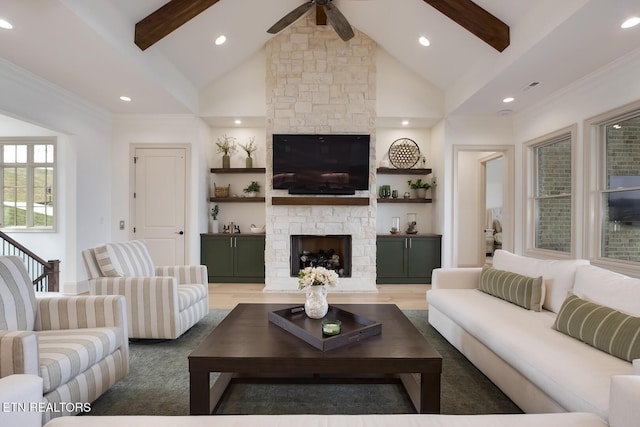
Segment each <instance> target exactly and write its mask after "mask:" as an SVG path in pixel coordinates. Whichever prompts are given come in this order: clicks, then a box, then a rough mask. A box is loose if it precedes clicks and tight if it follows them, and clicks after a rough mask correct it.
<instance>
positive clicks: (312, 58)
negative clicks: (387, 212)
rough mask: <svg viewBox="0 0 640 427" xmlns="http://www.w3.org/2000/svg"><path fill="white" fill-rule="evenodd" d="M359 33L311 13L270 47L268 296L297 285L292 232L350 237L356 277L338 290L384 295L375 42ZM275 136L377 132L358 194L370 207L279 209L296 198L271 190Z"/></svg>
mask: <svg viewBox="0 0 640 427" xmlns="http://www.w3.org/2000/svg"><path fill="white" fill-rule="evenodd" d="M355 33H356V36H355V37H354V38H353V39H351V40H350V41H349V42H344V41H342V40H341V39H340V38H339V37H338V36H337V34H336V33H335V31H334V30H333V29H332V28H331V27H330V26H317V25H316V24H315V17H314V15H313V13H310V14H307V16H306V17H304V18H302V19H300V20H299V21H297V22H296V23H294V24H293V25H291V26H289V28H287V29H286V30H285V31H283V32H281V33H280V34H278V35H277V36H276V37H274V38H273V39H271V40H270V41H269V42H268V43H267V44H266V57H267V66H266V70H267V76H266V87H267V94H266V99H267V135H266V142H267V159H266V160H267V162H266V163H267V173H266V182H267V185H266V187H267V188H266V191H265V193H266V194H265V195H266V214H267V217H266V237H265V241H266V251H265V285H266V286H265V292H278V291H280V292H282V291H292V290H296V289H297V288H298V283H297V279H296V277H292V271H291V263H292V259H291V241H292V239H291V236H292V235H306V236H326V235H345V236H351V277H342V278H340V283H339V285H338V286H337V287H336V288H334V289H332V291H338V292H339V291H347V292H353V291H361V292H377V288H376V284H375V281H376V199H375V191H374V190H373V189H374V188H375V165H376V158H375V157H376V156H375V146H376V142H375V141H376V140H375V132H376V131H375V120H376V59H375V57H376V44H375V42H374V41H373V40H371V39H370V38H369V37H368V36H367V35H365V34H363V33H361V32H359V31H357V29H356V30H355ZM274 133H311V134H330V133H341V134H348V133H353V134H368V135H370V136H371V142H370V161H369V168H370V169H369V190H368V191H357V192H356V194H355V196H356V197H360V198H367V199H369V200H368V204H367V205H366V206H348V205H343V204H341V203H339V201H338V202H336V203H331V204H322V205H320V204H318V205H316V204H314V203H313V199H311V200H307V201H306V203H305V204H299V205H285V206H281V205H274V204H273V200H272V198H273V197H278V198H281V197H291V196H290V195H289V194H288V193H287V192H286V191H285V190H274V189H273V186H272V178H273V170H272V164H273V139H272V137H273V134H274ZM313 197H318V198H319V197H324V196H310V198H313ZM336 199H338V200H339V197H338V198H336ZM336 199H334V200H336Z"/></svg>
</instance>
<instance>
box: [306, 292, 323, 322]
mask: <svg viewBox="0 0 640 427" xmlns="http://www.w3.org/2000/svg"><path fill="white" fill-rule="evenodd" d="M327 311H329V303H328V302H327V290H326V289H325V287H324V286H308V287H307V300H306V301H305V303H304V312H305V313H306V314H307V316H309V317H310V318H312V319H322V318H323V317H324V316H325V315H326V314H327Z"/></svg>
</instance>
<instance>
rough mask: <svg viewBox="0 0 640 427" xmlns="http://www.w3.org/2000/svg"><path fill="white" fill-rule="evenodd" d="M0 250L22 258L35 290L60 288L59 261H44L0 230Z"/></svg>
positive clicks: (2, 252)
mask: <svg viewBox="0 0 640 427" xmlns="http://www.w3.org/2000/svg"><path fill="white" fill-rule="evenodd" d="M0 241H1V242H0V243H1V247H0V252H1V254H2V255H4V256H17V257H20V258H22V260H23V261H24V264H25V266H26V267H27V272H28V273H29V277H30V278H31V281H32V282H33V286H34V288H35V290H36V292H58V291H59V290H60V261H59V260H51V261H45V260H44V259H42V258H40V257H39V256H38V255H36V254H34V253H33V252H31V251H30V250H29V249H27V248H25V247H24V246H23V245H21V244H20V243H18V242H17V241H15V240H14V239H12V238H11V237H9V236H8V235H7V234H5V233H3V232H1V231H0Z"/></svg>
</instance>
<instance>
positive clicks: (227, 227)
mask: <svg viewBox="0 0 640 427" xmlns="http://www.w3.org/2000/svg"><path fill="white" fill-rule="evenodd" d="M222 233H223V234H229V226H228V225H226V224H223V225H222Z"/></svg>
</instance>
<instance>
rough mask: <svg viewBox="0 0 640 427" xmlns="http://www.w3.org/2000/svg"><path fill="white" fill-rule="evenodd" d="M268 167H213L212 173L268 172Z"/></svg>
mask: <svg viewBox="0 0 640 427" xmlns="http://www.w3.org/2000/svg"><path fill="white" fill-rule="evenodd" d="M266 172H267V169H266V168H211V173H266Z"/></svg>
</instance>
